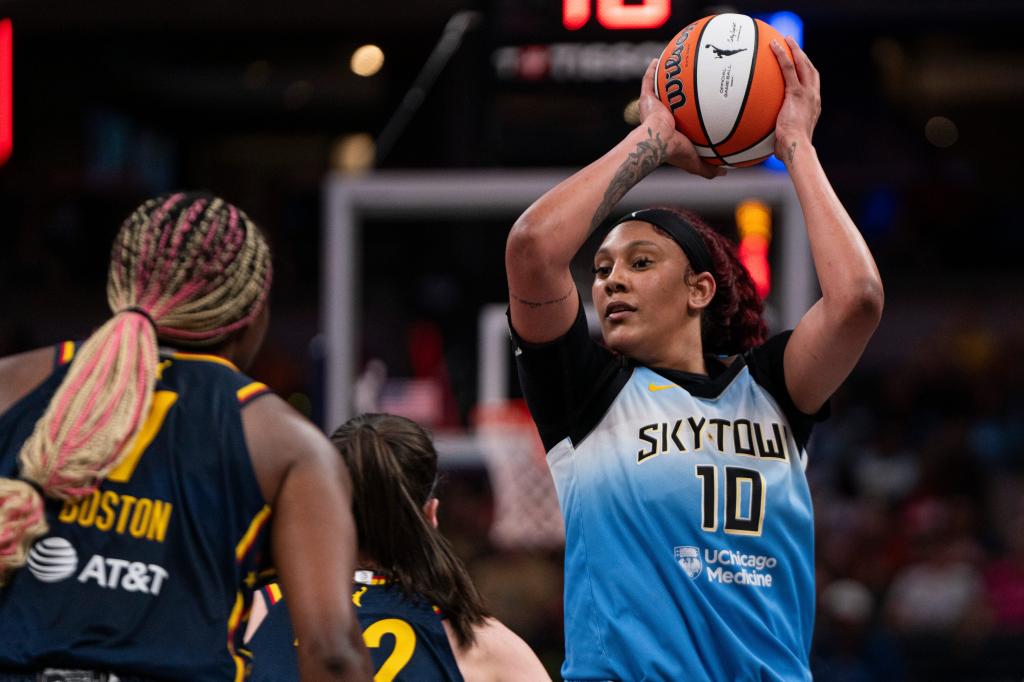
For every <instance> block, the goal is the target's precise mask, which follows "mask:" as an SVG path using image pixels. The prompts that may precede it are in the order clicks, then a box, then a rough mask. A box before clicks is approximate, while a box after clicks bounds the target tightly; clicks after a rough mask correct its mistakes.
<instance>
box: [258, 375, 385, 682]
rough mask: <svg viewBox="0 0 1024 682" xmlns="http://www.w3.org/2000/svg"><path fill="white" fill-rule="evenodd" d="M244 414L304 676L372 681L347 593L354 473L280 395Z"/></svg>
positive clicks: (353, 552)
mask: <svg viewBox="0 0 1024 682" xmlns="http://www.w3.org/2000/svg"><path fill="white" fill-rule="evenodd" d="M242 415H243V416H242V420H243V424H244V426H245V436H246V443H247V444H248V446H249V452H250V456H251V457H252V460H253V467H254V469H255V470H256V475H257V478H258V479H259V482H260V487H261V489H262V490H263V495H264V498H265V499H267V500H268V501H269V502H270V505H271V508H272V509H273V510H274V513H273V521H272V524H273V525H272V528H271V537H272V545H273V554H274V565H275V566H276V567H277V571H278V574H279V575H280V578H281V584H282V586H283V589H284V591H285V593H286V594H287V595H288V607H289V613H290V615H291V619H292V625H293V627H294V628H295V635H296V637H297V639H298V641H299V642H300V646H299V647H298V649H297V653H298V657H299V672H300V676H301V679H303V680H316V681H317V682H320V681H321V680H367V679H370V677H372V671H371V669H370V659H369V655H368V654H367V652H366V649H365V647H364V646H363V643H362V635H361V632H360V629H359V622H358V620H357V619H356V617H355V614H354V613H353V611H352V602H351V599H350V598H349V597H350V595H349V592H348V587H349V584H350V583H349V580H350V578H351V576H352V572H353V570H354V569H355V559H356V530H355V523H354V521H353V519H352V513H351V508H352V497H351V481H350V480H349V476H348V471H347V470H346V469H345V466H344V463H343V462H342V460H341V458H340V457H339V456H338V452H337V450H335V449H334V447H333V446H332V445H331V444H330V442H329V441H328V440H327V438H326V437H324V435H323V434H322V433H321V432H320V431H319V430H318V429H317V428H316V427H315V426H314V425H313V424H312V423H311V422H309V421H308V420H307V419H305V418H304V417H302V416H301V415H300V414H299V413H298V412H296V411H295V410H294V409H292V408H291V406H289V405H288V404H287V403H285V402H284V401H283V400H281V399H280V398H278V397H277V396H274V395H268V396H266V397H263V398H261V399H259V400H257V401H255V402H253V403H251V404H250V405H249V406H247V407H246V409H245V410H244V412H243V413H242Z"/></svg>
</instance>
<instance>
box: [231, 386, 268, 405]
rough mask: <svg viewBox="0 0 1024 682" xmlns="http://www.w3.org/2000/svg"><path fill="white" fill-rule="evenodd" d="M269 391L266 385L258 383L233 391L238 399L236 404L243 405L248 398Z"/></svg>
mask: <svg viewBox="0 0 1024 682" xmlns="http://www.w3.org/2000/svg"><path fill="white" fill-rule="evenodd" d="M269 390H270V388H269V387H268V386H267V385H266V384H264V383H262V382H260V381H254V382H252V383H251V384H248V385H246V386H243V387H242V388H240V389H238V390H237V391H235V395H236V396H237V397H238V402H240V403H245V402H246V401H248V400H249V399H250V398H254V397H255V396H257V395H260V394H262V393H266V392H267V391H269Z"/></svg>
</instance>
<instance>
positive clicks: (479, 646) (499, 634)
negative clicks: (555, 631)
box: [444, 618, 551, 682]
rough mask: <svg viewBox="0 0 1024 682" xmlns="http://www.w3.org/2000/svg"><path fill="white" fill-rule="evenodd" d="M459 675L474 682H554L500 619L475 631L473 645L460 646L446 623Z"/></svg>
mask: <svg viewBox="0 0 1024 682" xmlns="http://www.w3.org/2000/svg"><path fill="white" fill-rule="evenodd" d="M444 626H445V632H447V633H448V642H449V644H451V647H452V653H453V654H455V662H456V663H457V664H458V666H459V672H461V673H462V676H463V677H464V678H465V679H466V680H469V681H470V682H537V681H538V680H543V681H544V682H550V681H551V677H550V676H549V675H548V674H547V671H545V670H544V666H543V665H541V662H540V659H538V658H537V654H535V653H533V649H531V648H530V647H529V645H528V644H527V643H526V642H524V641H523V640H522V639H521V638H520V637H519V635H517V634H516V633H514V632H512V631H511V630H509V629H508V628H507V627H505V626H504V625H502V623H501V622H500V621H499V620H497V619H496V618H488V619H486V620H485V621H484V622H483V623H481V624H480V625H477V626H476V627H475V628H473V637H474V641H473V645H472V646H470V647H466V648H462V647H460V646H459V642H458V638H456V636H455V631H454V630H453V629H452V628H451V626H450V625H449V624H448V623H447V622H445V624H444Z"/></svg>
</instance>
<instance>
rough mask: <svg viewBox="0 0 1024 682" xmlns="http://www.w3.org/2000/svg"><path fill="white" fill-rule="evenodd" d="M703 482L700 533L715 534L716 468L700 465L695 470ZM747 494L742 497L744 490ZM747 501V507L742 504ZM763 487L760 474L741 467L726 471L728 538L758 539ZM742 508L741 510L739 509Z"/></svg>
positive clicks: (727, 468)
mask: <svg viewBox="0 0 1024 682" xmlns="http://www.w3.org/2000/svg"><path fill="white" fill-rule="evenodd" d="M696 474H697V478H699V479H701V481H702V482H703V486H702V490H701V522H700V527H701V529H703V530H705V531H707V532H709V533H713V532H715V531H716V530H718V482H717V479H718V468H717V467H714V466H710V465H701V466H698V467H697V470H696ZM745 489H746V490H749V494H748V495H746V496H745V495H744V490H745ZM744 497H746V505H744V504H743V502H744ZM764 502H765V485H764V476H763V475H762V474H761V472H760V471H756V470H754V469H744V468H743V467H730V466H727V467H725V527H724V529H723V530H725V532H726V533H729V534H730V535H760V534H761V529H762V526H763V524H764ZM742 506H745V507H746V509H745V510H743V509H741V508H740V507H742Z"/></svg>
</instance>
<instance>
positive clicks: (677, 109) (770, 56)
mask: <svg viewBox="0 0 1024 682" xmlns="http://www.w3.org/2000/svg"><path fill="white" fill-rule="evenodd" d="M772 40H777V41H779V43H780V44H781V45H782V46H783V48H784V49H785V50H786V52H787V54H789V55H790V57H792V53H790V50H789V46H788V45H786V41H785V40H783V38H782V36H781V35H780V34H779V32H778V31H776V30H775V29H774V28H772V27H771V26H769V25H768V24H766V23H764V22H763V21H761V20H759V19H753V18H751V17H748V16H746V15H744V14H715V15H712V16H709V17H704V18H703V19H700V20H698V21H695V22H693V23H692V24H690V25H689V26H687V27H686V28H684V29H683V30H682V31H680V32H679V33H677V34H676V36H675V37H674V38H672V40H670V41H669V43H668V45H666V46H665V49H664V50H663V51H662V53H661V56H660V57H659V58H658V67H657V72H656V73H655V76H654V86H655V88H656V90H657V92H658V97H659V98H660V99H661V101H662V102H664V103H665V106H667V107H668V108H669V109H670V110H671V111H672V114H673V116H675V119H676V128H678V129H679V130H680V131H681V132H682V133H683V134H684V135H686V137H688V138H689V139H690V141H691V142H693V144H694V146H695V147H696V148H697V153H698V154H700V155H701V157H703V158H704V160H705V161H707V162H708V163H710V164H712V165H716V166H723V165H724V166H751V165H753V164H755V163H758V162H760V161H763V160H764V159H766V158H767V157H768V156H770V155H771V153H772V151H773V150H774V148H775V119H776V118H778V115H779V109H781V108H782V98H783V95H784V94H785V83H784V81H783V78H782V69H781V68H779V62H778V60H776V59H775V54H774V53H773V52H772V49H771V41H772Z"/></svg>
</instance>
